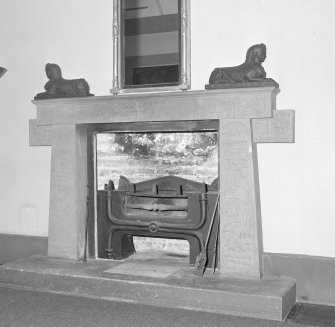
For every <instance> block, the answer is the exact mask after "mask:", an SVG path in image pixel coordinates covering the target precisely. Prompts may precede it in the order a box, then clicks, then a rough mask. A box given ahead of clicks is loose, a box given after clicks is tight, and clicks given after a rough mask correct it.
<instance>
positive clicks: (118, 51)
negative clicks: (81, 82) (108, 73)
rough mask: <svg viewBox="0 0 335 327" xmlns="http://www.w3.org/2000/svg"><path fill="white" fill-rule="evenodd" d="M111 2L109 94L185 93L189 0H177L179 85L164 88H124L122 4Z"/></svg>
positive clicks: (188, 60) (188, 82) (188, 67)
mask: <svg viewBox="0 0 335 327" xmlns="http://www.w3.org/2000/svg"><path fill="white" fill-rule="evenodd" d="M121 1H124V0H113V35H112V38H113V80H112V83H113V85H112V88H111V90H110V92H111V93H112V94H113V95H117V94H119V93H132V92H137V93H138V92H146V91H147V92H159V91H162V90H167V91H174V90H175V91H177V90H182V91H186V90H189V89H190V88H191V30H190V0H179V5H180V69H179V85H176V86H165V87H140V88H134V89H132V88H128V87H127V88H125V87H124V83H123V80H124V76H123V74H124V72H123V69H122V65H123V58H122V56H123V55H124V54H123V49H122V44H123V37H124V36H123V29H122V16H121V9H122V2H121Z"/></svg>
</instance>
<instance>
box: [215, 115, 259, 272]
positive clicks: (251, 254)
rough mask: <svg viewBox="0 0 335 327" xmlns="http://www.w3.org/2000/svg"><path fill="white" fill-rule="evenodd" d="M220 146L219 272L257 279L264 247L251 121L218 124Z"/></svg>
mask: <svg viewBox="0 0 335 327" xmlns="http://www.w3.org/2000/svg"><path fill="white" fill-rule="evenodd" d="M220 144H221V149H220V195H221V199H220V217H221V222H220V224H221V225H220V271H221V273H223V274H224V275H228V276H229V275H247V276H253V277H258V278H259V277H260V276H261V275H262V264H261V254H262V251H263V250H262V247H263V246H262V235H261V233H262V232H261V216H260V199H259V186H258V171H257V153H256V147H255V145H254V144H253V143H252V139H251V122H250V120H249V119H243V120H242V119H241V120H220Z"/></svg>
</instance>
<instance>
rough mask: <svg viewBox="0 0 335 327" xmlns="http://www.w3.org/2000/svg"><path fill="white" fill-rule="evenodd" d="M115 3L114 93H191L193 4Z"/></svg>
mask: <svg viewBox="0 0 335 327" xmlns="http://www.w3.org/2000/svg"><path fill="white" fill-rule="evenodd" d="M113 2H114V7H113V8H114V16H113V47H114V51H113V52H114V75H113V88H112V90H111V92H112V93H113V94H117V93H119V91H121V90H122V92H132V90H133V89H135V90H140V89H142V90H145V89H152V88H155V90H157V87H158V89H160V88H162V89H164V88H167V89H171V88H173V89H181V90H187V89H189V88H190V81H189V77H190V76H189V75H190V60H189V48H190V47H189V42H190V40H189V19H188V17H189V10H188V7H189V0H113ZM152 90H153V89H152Z"/></svg>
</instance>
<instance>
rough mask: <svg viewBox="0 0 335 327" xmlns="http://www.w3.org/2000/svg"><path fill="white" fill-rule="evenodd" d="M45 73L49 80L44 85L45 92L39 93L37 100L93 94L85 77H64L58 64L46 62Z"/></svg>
mask: <svg viewBox="0 0 335 327" xmlns="http://www.w3.org/2000/svg"><path fill="white" fill-rule="evenodd" d="M45 73H46V75H47V77H48V79H49V81H48V82H47V83H46V84H45V85H44V89H45V92H42V93H38V94H37V95H36V96H35V100H41V99H53V98H70V97H86V96H92V95H93V94H91V93H90V87H89V85H88V83H87V82H86V80H85V79H83V78H79V79H64V78H63V77H62V71H61V69H60V67H59V66H58V65H56V64H46V65H45Z"/></svg>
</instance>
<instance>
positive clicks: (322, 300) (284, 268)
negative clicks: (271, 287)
mask: <svg viewBox="0 0 335 327" xmlns="http://www.w3.org/2000/svg"><path fill="white" fill-rule="evenodd" d="M263 264H264V274H265V275H272V276H288V277H291V278H293V279H295V280H296V286H297V302H309V303H315V304H324V305H331V306H335V273H334V272H335V258H329V257H316V256H309V255H299V254H278V253H264V254H263Z"/></svg>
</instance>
